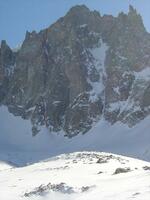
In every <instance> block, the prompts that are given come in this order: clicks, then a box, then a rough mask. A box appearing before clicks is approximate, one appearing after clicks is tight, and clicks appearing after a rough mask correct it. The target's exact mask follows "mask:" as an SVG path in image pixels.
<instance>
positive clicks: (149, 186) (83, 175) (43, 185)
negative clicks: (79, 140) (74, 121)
mask: <svg viewBox="0 0 150 200" xmlns="http://www.w3.org/2000/svg"><path fill="white" fill-rule="evenodd" d="M0 198H1V199H2V200H100V199H102V200H127V199H136V200H149V199H150V164H149V163H147V162H145V161H140V160H137V159H132V158H128V157H123V156H118V155H115V154H108V153H102V152H101V153H98V152H76V153H72V154H63V155H59V156H57V157H53V158H51V159H49V160H45V161H42V162H39V163H36V164H33V165H29V166H26V167H21V168H15V167H13V166H11V165H6V164H4V163H0Z"/></svg>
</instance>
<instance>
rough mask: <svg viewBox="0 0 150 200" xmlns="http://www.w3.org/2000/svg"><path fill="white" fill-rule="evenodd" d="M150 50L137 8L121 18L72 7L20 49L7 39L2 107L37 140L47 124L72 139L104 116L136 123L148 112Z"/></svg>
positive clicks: (0, 51) (0, 79)
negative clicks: (28, 126) (25, 124)
mask: <svg viewBox="0 0 150 200" xmlns="http://www.w3.org/2000/svg"><path fill="white" fill-rule="evenodd" d="M149 50H150V35H149V33H147V32H146V30H145V28H144V25H143V22H142V18H141V16H140V15H139V14H138V13H137V11H136V10H135V9H134V8H133V7H132V6H130V7H129V13H128V14H124V13H120V14H119V15H118V17H113V16H111V15H104V16H101V15H100V14H99V13H98V12H97V11H90V10H89V9H88V8H87V7H86V6H84V5H81V6H75V7H73V8H71V9H70V11H69V12H68V13H67V14H66V15H65V16H64V17H62V18H60V19H59V20H58V21H57V22H56V23H54V24H53V25H51V26H50V27H48V28H47V29H44V30H42V31H40V32H39V33H36V32H35V31H33V32H32V33H29V32H27V33H26V37H25V40H24V42H23V44H22V46H21V48H20V49H19V50H18V51H17V52H13V51H12V50H11V49H10V48H9V47H8V46H7V44H6V43H5V42H2V44H1V48H0V97H1V98H0V102H1V104H5V105H7V106H8V108H9V110H10V112H12V113H13V114H15V115H20V116H22V117H23V118H25V119H31V122H32V124H33V134H34V135H36V134H37V133H38V131H40V127H41V126H46V127H47V128H48V129H49V130H50V131H56V132H57V131H59V130H62V129H63V130H64V131H65V132H66V135H67V136H69V137H72V136H73V135H76V134H78V133H85V132H87V131H88V130H89V129H90V128H91V127H92V126H93V123H96V122H97V121H98V120H100V119H101V118H104V119H106V120H108V121H109V122H111V123H115V122H117V121H122V122H123V123H127V124H128V125H130V126H133V125H135V124H136V123H138V122H139V121H140V120H142V119H144V118H145V117H146V116H147V115H149V113H150V110H149V109H150V108H149V106H150V96H149V95H148V94H149V88H150V87H149V85H150V78H149V75H150V70H149V69H150V68H149V66H150V54H149ZM6 69H7V70H6ZM4 71H5V73H4ZM6 71H9V73H6ZM145 74H146V75H145Z"/></svg>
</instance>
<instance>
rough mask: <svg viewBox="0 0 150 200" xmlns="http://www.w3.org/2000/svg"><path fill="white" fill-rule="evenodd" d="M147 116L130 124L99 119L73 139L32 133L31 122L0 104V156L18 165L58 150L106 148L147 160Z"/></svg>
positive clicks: (149, 146) (45, 132)
mask: <svg viewBox="0 0 150 200" xmlns="http://www.w3.org/2000/svg"><path fill="white" fill-rule="evenodd" d="M149 121H150V117H148V118H146V119H145V120H143V121H141V122H140V123H139V124H138V125H136V126H135V127H133V128H129V127H128V126H126V125H123V124H121V123H116V124H115V125H113V126H112V125H110V124H109V123H107V122H106V121H103V120H101V121H100V122H98V123H97V124H95V125H93V128H92V129H91V130H90V131H89V132H88V133H86V134H84V135H81V134H80V135H78V136H76V137H73V138H72V139H68V138H67V137H64V133H62V132H61V133H49V132H48V130H47V129H45V128H42V127H41V131H40V133H39V134H37V135H36V136H35V137H32V133H31V123H30V121H28V120H23V119H22V118H21V117H15V116H13V115H12V114H11V113H9V112H8V110H7V108H6V107H4V106H2V107H0V160H3V161H9V162H12V163H14V164H17V165H25V164H27V163H29V162H30V163H31V162H38V161H40V160H42V159H46V158H49V157H50V156H55V155H58V154H61V153H69V152H74V151H84V150H90V151H91V150H93V151H105V152H112V153H117V154H122V155H127V156H131V157H137V158H141V159H145V160H148V161H150V144H149V141H150V134H149Z"/></svg>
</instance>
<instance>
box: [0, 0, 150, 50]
mask: <svg viewBox="0 0 150 200" xmlns="http://www.w3.org/2000/svg"><path fill="white" fill-rule="evenodd" d="M77 4H85V5H87V6H88V7H89V8H90V9H92V10H93V9H95V10H98V11H99V12H100V13H101V14H102V15H103V14H113V15H115V16H116V15H117V14H118V12H120V11H124V12H128V7H129V4H131V5H133V6H134V7H135V8H136V9H137V11H138V12H139V13H140V14H141V15H142V17H143V21H144V24H145V27H146V28H147V30H148V31H149V32H150V0H0V40H2V39H5V40H7V42H8V44H9V45H10V46H11V47H16V46H17V45H18V44H20V43H21V42H22V41H23V39H24V37H25V32H26V30H28V31H32V30H36V31H39V30H41V29H43V28H46V27H48V26H49V25H50V24H52V23H53V22H55V21H56V20H57V19H58V18H59V17H61V16H63V15H65V14H66V12H67V11H68V10H69V9H70V8H71V7H72V6H74V5H77Z"/></svg>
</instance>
